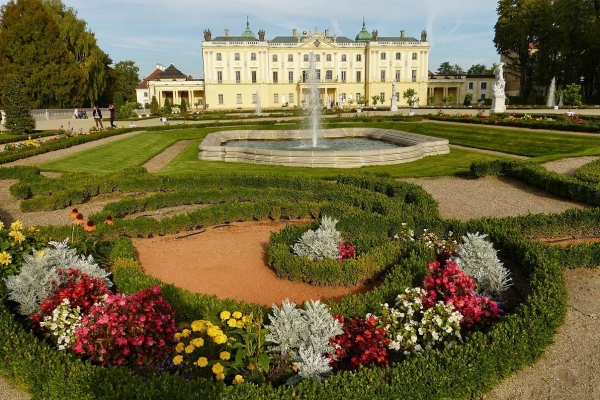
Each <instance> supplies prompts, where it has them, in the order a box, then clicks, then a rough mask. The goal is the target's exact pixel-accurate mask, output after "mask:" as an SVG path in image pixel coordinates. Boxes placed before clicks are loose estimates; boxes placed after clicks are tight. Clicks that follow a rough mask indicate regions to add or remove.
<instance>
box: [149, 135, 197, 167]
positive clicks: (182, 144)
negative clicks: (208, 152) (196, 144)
mask: <svg viewBox="0 0 600 400" xmlns="http://www.w3.org/2000/svg"><path fill="white" fill-rule="evenodd" d="M190 142H191V140H179V141H178V142H176V143H175V144H174V145H172V146H171V147H169V148H168V149H166V150H165V151H163V152H161V153H160V154H158V155H156V156H155V157H153V158H152V159H151V160H150V161H148V162H147V163H146V164H144V167H145V168H146V170H147V171H148V172H151V173H152V172H160V171H161V170H162V169H163V168H164V167H166V166H167V164H168V163H170V162H171V161H172V160H173V159H174V158H175V157H177V155H178V154H179V153H181V152H182V151H183V149H185V148H186V147H187V145H188V144H190Z"/></svg>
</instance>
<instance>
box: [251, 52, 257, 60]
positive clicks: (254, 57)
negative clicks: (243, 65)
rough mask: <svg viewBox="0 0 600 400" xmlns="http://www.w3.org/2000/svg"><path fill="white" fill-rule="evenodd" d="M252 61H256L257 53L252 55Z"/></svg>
mask: <svg viewBox="0 0 600 400" xmlns="http://www.w3.org/2000/svg"><path fill="white" fill-rule="evenodd" d="M250 61H256V53H250Z"/></svg>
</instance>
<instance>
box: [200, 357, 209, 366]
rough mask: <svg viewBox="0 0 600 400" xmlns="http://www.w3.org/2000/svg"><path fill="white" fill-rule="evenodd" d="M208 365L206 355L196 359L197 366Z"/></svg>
mask: <svg viewBox="0 0 600 400" xmlns="http://www.w3.org/2000/svg"><path fill="white" fill-rule="evenodd" d="M207 365H208V359H207V358H206V357H200V358H199V359H198V366H199V367H206V366H207Z"/></svg>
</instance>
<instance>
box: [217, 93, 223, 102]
mask: <svg viewBox="0 0 600 400" xmlns="http://www.w3.org/2000/svg"><path fill="white" fill-rule="evenodd" d="M217 97H218V99H219V104H223V95H222V94H219V95H218V96H217Z"/></svg>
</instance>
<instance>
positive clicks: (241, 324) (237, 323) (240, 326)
mask: <svg viewBox="0 0 600 400" xmlns="http://www.w3.org/2000/svg"><path fill="white" fill-rule="evenodd" d="M235 325H236V326H237V327H238V328H243V327H244V323H243V322H242V321H238V322H236V323H235Z"/></svg>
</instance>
